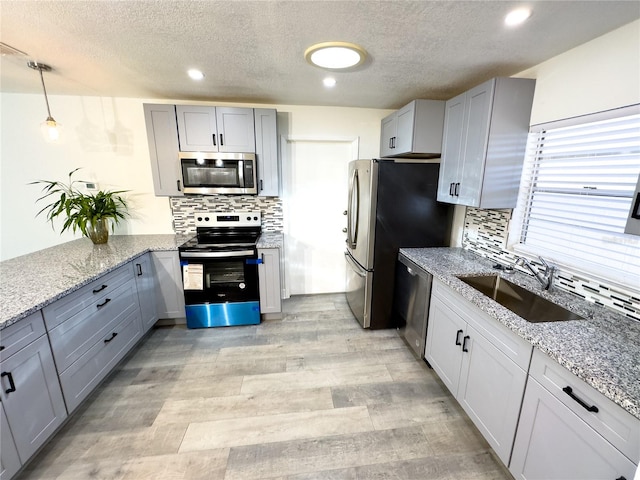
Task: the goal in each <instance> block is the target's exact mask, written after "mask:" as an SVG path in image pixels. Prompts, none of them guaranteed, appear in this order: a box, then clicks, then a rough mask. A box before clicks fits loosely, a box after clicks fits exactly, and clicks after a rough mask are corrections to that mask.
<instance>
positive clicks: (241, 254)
mask: <svg viewBox="0 0 640 480" xmlns="http://www.w3.org/2000/svg"><path fill="white" fill-rule="evenodd" d="M255 254H256V252H255V251H253V250H235V251H230V252H180V258H230V257H255Z"/></svg>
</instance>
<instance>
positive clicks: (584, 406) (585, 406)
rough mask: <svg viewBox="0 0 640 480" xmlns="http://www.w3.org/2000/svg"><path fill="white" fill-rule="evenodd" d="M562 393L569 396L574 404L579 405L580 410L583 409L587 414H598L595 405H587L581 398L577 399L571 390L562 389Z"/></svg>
mask: <svg viewBox="0 0 640 480" xmlns="http://www.w3.org/2000/svg"><path fill="white" fill-rule="evenodd" d="M562 391H563V392H564V393H566V394H567V395H569V396H570V397H571V398H573V399H574V400H575V401H576V402H578V403H579V404H580V406H581V407H582V408H584V409H585V410H587V411H588V412H593V413H598V407H596V406H595V405H587V404H586V403H585V402H584V400H582V399H581V398H578V397H577V396H576V395H575V394H574V393H573V388H571V387H569V386H567V387H564V388H563V389H562Z"/></svg>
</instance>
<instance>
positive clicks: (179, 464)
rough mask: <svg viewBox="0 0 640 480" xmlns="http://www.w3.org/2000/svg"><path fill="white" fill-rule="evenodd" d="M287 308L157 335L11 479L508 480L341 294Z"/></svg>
mask: <svg viewBox="0 0 640 480" xmlns="http://www.w3.org/2000/svg"><path fill="white" fill-rule="evenodd" d="M284 310H285V315H284V318H283V319H282V320H275V321H266V322H263V323H262V324H260V325H256V326H243V327H227V328H215V329H198V330H188V329H186V328H184V327H181V326H176V327H167V328H157V329H154V330H153V331H152V332H151V334H150V335H149V336H148V337H147V338H146V339H145V340H143V342H142V343H141V344H140V345H139V346H138V347H137V348H136V350H135V351H134V352H133V353H132V354H131V355H130V356H129V357H128V358H127V359H126V360H125V361H124V362H123V363H122V364H121V365H120V367H119V368H118V369H117V370H116V371H115V372H114V373H113V374H111V376H110V377H109V378H108V379H107V381H105V383H104V384H103V385H102V386H101V387H99V388H98V389H97V390H96V392H94V393H93V394H92V395H91V397H90V398H89V399H88V400H87V401H86V402H85V403H84V404H83V405H82V406H81V407H80V408H79V410H78V411H77V412H76V413H75V414H74V415H73V416H72V418H71V419H70V421H69V422H68V423H67V424H66V425H65V426H64V427H63V429H62V430H61V431H60V432H59V433H58V434H57V435H56V436H55V437H54V439H53V440H52V441H51V442H50V443H49V444H48V445H47V446H46V447H45V449H44V450H43V451H42V452H41V453H40V454H39V455H38V456H37V457H36V458H35V459H34V461H33V462H31V464H30V465H29V466H28V468H27V470H26V471H25V472H23V474H22V475H20V477H19V478H20V480H27V479H29V480H34V479H43V480H44V479H47V480H49V479H83V480H84V479H100V480H102V479H104V480H107V479H108V480H121V479H126V480H130V479H136V480H137V479H153V480H159V479H172V480H173V479H175V480H178V479H203V480H204V479H207V480H216V479H225V480H251V479H271V480H276V479H277V480H284V479H286V480H311V479H322V480H334V479H336V480H337V479H345V480H347V479H348V480H354V479H367V480H368V479H403V480H408V479H422V480H425V479H452V480H453V479H456V480H460V479H510V478H511V477H510V475H509V473H508V472H507V471H506V469H505V468H504V467H503V466H502V465H501V464H500V463H499V462H498V460H496V459H495V457H494V456H493V454H492V452H491V450H490V448H489V446H488V445H487V443H486V442H485V441H484V439H483V438H482V437H481V435H480V434H479V432H478V431H477V430H476V428H475V427H474V426H473V425H472V423H471V422H470V421H469V419H468V418H467V417H466V415H465V414H464V413H463V411H462V410H461V408H460V407H459V406H458V405H457V404H456V402H455V400H454V399H453V398H452V397H451V395H450V394H449V393H448V392H447V391H446V389H445V387H444V386H443V384H442V383H441V382H440V381H439V380H438V378H437V376H436V375H435V374H434V373H433V371H431V370H430V369H429V368H428V367H427V366H426V364H425V363H424V362H423V361H421V360H417V359H416V358H415V357H414V356H413V355H412V353H411V352H410V351H409V349H408V348H407V347H406V345H405V344H404V342H403V341H402V339H400V338H399V337H398V335H397V333H396V332H395V330H378V331H368V330H363V329H362V328H361V327H360V325H359V324H358V323H357V322H356V320H355V319H354V318H353V316H352V315H351V313H350V311H349V309H348V307H347V305H346V302H345V298H344V295H340V294H336V295H312V296H299V297H292V298H291V299H288V300H286V301H285V303H284Z"/></svg>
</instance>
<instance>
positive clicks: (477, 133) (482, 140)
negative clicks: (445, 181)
mask: <svg viewBox="0 0 640 480" xmlns="http://www.w3.org/2000/svg"><path fill="white" fill-rule="evenodd" d="M494 85H495V79H492V80H489V81H488V82H485V83H483V84H481V85H478V86H477V87H475V88H472V89H471V90H469V91H468V92H467V94H466V95H467V98H466V100H465V103H466V105H465V119H464V127H463V130H464V131H465V132H466V133H465V134H464V140H463V142H464V143H463V148H462V158H463V159H464V161H463V164H462V165H461V178H460V179H459V180H458V181H459V182H460V188H459V191H458V202H459V203H461V204H462V205H471V206H478V205H479V204H480V194H481V192H482V182H483V179H484V162H485V158H486V152H487V142H488V140H489V123H490V119H491V106H492V104H493V89H494Z"/></svg>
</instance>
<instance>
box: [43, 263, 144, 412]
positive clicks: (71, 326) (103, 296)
mask: <svg viewBox="0 0 640 480" xmlns="http://www.w3.org/2000/svg"><path fill="white" fill-rule="evenodd" d="M43 314H44V320H45V324H46V325H47V329H48V331H49V340H50V342H51V350H52V351H53V355H54V358H55V361H56V369H57V371H58V375H59V376H60V384H61V386H62V391H63V393H64V398H65V402H66V404H67V409H68V410H69V412H70V413H71V412H72V411H73V410H74V409H75V408H76V407H77V406H78V405H79V404H80V402H82V400H83V399H84V398H85V397H86V396H87V395H88V394H89V393H90V392H91V391H92V390H93V388H95V387H96V386H97V385H98V384H99V383H100V381H101V380H102V379H103V378H104V377H105V376H106V375H107V373H109V371H110V370H111V368H113V367H114V366H115V364H116V363H117V362H118V361H119V360H120V359H121V358H122V357H123V356H124V354H125V353H126V352H127V351H128V350H129V349H130V348H131V347H132V346H133V345H134V344H135V343H136V342H137V341H138V340H139V339H140V337H141V336H142V322H141V320H140V308H139V305H138V296H137V289H136V283H135V280H134V277H133V265H132V264H131V263H128V264H126V265H123V266H122V267H120V268H118V269H117V270H115V271H113V272H110V273H108V274H106V275H103V276H102V277H100V278H99V279H98V280H96V281H94V282H92V283H90V284H89V285H87V286H85V287H82V288H81V289H79V290H77V291H75V292H73V293H71V294H69V295H67V296H65V297H63V298H61V299H60V300H58V301H56V302H54V303H52V304H50V305H47V306H46V307H45V308H44V309H43Z"/></svg>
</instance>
